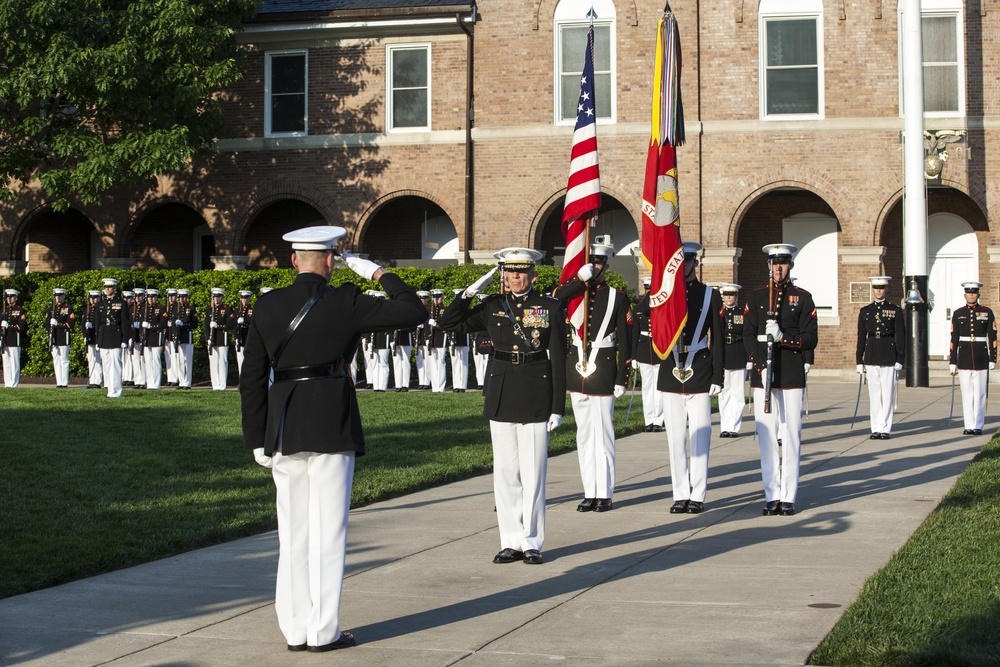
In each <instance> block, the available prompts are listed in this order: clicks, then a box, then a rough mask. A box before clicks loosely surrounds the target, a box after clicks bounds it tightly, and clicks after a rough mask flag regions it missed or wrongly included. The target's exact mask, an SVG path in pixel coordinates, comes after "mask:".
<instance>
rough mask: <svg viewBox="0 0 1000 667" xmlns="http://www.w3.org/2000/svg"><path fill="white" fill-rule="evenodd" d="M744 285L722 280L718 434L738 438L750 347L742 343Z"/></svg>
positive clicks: (744, 405)
mask: <svg viewBox="0 0 1000 667" xmlns="http://www.w3.org/2000/svg"><path fill="white" fill-rule="evenodd" d="M740 289H741V286H740V285H737V284H736V283H722V284H721V285H719V294H721V295H722V312H721V313H720V315H721V317H722V336H723V339H724V340H723V342H724V343H725V353H724V354H723V361H722V365H723V367H724V368H725V373H724V378H723V382H722V393H720V394H719V430H720V433H719V436H720V437H723V438H735V437H738V436H739V434H740V428H741V427H742V426H743V409H744V407H746V397H745V395H744V393H743V383H744V381H745V380H746V376H747V370H746V365H747V349H746V347H745V346H744V345H743V310H742V309H740V308H739V307H738V306H737V302H736V300H737V298H738V295H739V292H740Z"/></svg>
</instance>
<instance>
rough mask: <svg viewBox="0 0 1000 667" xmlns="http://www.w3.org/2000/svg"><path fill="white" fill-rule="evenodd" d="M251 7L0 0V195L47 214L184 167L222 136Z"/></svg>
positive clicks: (178, 0)
mask: <svg viewBox="0 0 1000 667" xmlns="http://www.w3.org/2000/svg"><path fill="white" fill-rule="evenodd" d="M257 6H258V0H134V1H130V0H0V197H2V198H4V199H11V198H13V197H15V196H17V194H18V192H19V191H20V190H21V189H23V188H24V187H25V186H26V184H28V183H31V182H32V181H34V180H35V179H37V180H38V181H39V182H40V183H41V186H42V188H43V189H44V190H45V192H46V194H47V195H48V196H49V197H51V198H53V199H54V200H55V201H54V202H53V203H54V205H55V206H56V208H58V209H65V208H66V207H67V206H68V205H69V199H70V198H71V197H76V198H79V200H81V201H83V202H85V203H93V202H96V201H97V200H98V199H99V197H100V195H101V194H102V193H103V192H105V191H107V190H108V189H110V188H112V187H115V186H122V185H126V186H135V185H138V184H139V183H141V182H143V181H144V180H146V179H148V178H150V177H152V176H155V175H157V174H160V173H164V172H168V171H175V170H183V169H185V168H186V167H187V166H188V165H189V164H190V160H191V158H192V157H193V156H194V155H195V154H197V153H198V152H199V151H202V150H204V149H206V148H207V147H208V146H210V145H211V143H212V141H213V140H215V139H216V138H218V137H219V136H220V135H221V132H222V128H223V123H222V104H223V99H222V96H221V94H220V92H219V91H220V90H221V89H222V88H223V87H225V86H227V85H230V84H232V83H233V82H235V81H237V80H238V79H239V77H240V75H241V71H240V67H239V63H238V62H237V55H238V50H237V45H236V41H235V32H236V30H237V29H238V28H239V27H240V25H241V23H242V21H243V20H244V19H245V18H249V17H250V16H252V15H253V14H254V12H255V11H256V9H257Z"/></svg>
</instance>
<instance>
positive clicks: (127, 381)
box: [122, 290, 135, 387]
mask: <svg viewBox="0 0 1000 667" xmlns="http://www.w3.org/2000/svg"><path fill="white" fill-rule="evenodd" d="M122 299H124V300H125V307H126V308H128V312H129V319H131V318H133V317H135V292H133V291H131V290H122ZM133 325H134V322H133ZM132 328H133V329H134V328H135V327H134V326H133V327H132ZM131 334H132V338H131V339H130V340H129V345H128V347H127V348H125V351H124V352H123V353H122V386H123V387H132V386H134V385H135V382H134V381H133V379H132V378H133V377H134V376H133V369H132V347H133V342H132V340H133V339H134V337H135V331H132V332H131Z"/></svg>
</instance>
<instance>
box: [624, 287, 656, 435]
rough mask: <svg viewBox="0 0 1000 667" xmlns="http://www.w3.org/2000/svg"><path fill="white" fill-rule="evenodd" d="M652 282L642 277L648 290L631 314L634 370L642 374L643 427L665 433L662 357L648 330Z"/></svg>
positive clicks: (647, 431) (650, 431) (646, 429)
mask: <svg viewBox="0 0 1000 667" xmlns="http://www.w3.org/2000/svg"><path fill="white" fill-rule="evenodd" d="M649 283H650V279H649V278H648V277H646V278H643V279H642V286H643V288H645V293H644V294H643V295H642V298H640V299H639V301H638V302H637V303H636V304H635V305H634V306H633V307H632V312H631V313H630V314H629V327H630V330H631V335H630V340H631V342H632V345H631V347H632V369H633V370H634V371H637V372H638V373H639V375H640V376H641V377H642V413H643V416H644V418H645V424H646V428H644V429H643V430H644V431H645V432H646V433H662V432H663V430H664V428H663V395H662V394H660V391H659V390H658V389H657V388H656V383H657V379H658V378H659V375H660V358H659V357H658V356H656V353H655V352H654V351H653V337H652V336H651V335H650V329H649Z"/></svg>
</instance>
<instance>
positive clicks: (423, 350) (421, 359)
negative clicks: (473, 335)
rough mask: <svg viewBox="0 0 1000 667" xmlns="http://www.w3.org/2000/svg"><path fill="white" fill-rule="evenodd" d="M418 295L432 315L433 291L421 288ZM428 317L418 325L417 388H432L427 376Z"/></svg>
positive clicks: (415, 361) (415, 360)
mask: <svg viewBox="0 0 1000 667" xmlns="http://www.w3.org/2000/svg"><path fill="white" fill-rule="evenodd" d="M417 296H418V297H420V303H422V304H423V305H424V308H426V309H427V317H430V306H431V293H430V292H429V291H427V290H419V291H418V292H417ZM427 331H428V325H427V319H426V318H425V319H424V321H423V322H421V323H420V324H418V325H417V339H416V346H417V352H416V354H414V355H413V359H414V363H416V365H417V389H430V388H431V383H430V380H429V379H428V377H427Z"/></svg>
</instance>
